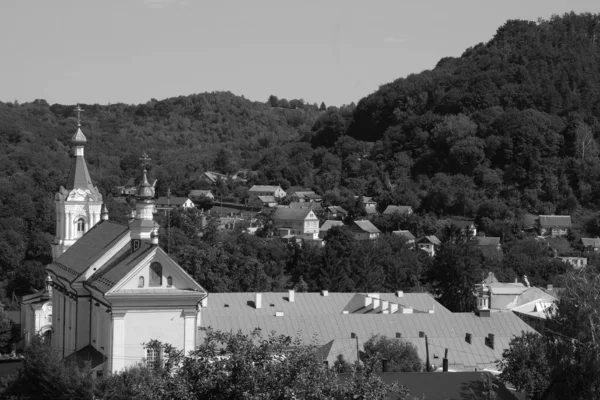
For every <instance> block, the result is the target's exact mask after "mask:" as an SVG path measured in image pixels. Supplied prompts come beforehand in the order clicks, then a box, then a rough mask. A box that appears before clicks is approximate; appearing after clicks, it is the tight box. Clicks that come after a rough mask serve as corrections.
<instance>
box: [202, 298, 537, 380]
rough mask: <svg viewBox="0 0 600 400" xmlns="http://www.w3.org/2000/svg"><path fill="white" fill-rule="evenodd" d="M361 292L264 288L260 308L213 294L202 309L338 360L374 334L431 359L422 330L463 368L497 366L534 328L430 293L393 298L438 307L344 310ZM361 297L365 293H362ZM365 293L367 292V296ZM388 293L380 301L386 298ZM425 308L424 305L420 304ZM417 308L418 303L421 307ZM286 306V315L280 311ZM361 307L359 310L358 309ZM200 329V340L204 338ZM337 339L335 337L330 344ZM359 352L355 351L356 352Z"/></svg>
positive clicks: (218, 322)
mask: <svg viewBox="0 0 600 400" xmlns="http://www.w3.org/2000/svg"><path fill="white" fill-rule="evenodd" d="M356 295H357V294H356V293H329V295H328V296H321V295H320V294H318V293H295V301H294V302H293V303H290V302H289V301H288V300H287V296H288V295H287V293H263V294H262V308H260V309H256V308H255V307H254V300H255V294H254V293H213V294H210V295H209V297H208V306H207V307H206V308H204V309H203V310H202V325H203V326H210V327H212V328H213V329H215V330H220V331H226V332H228V331H237V330H241V331H242V332H244V333H248V332H250V331H252V330H254V329H255V328H257V327H258V328H260V329H261V330H262V331H263V332H266V333H268V332H271V331H275V332H276V333H277V334H283V335H289V336H291V337H297V338H299V339H300V340H301V341H302V342H303V343H306V344H308V343H312V340H313V339H316V342H317V344H321V345H329V346H330V351H329V354H328V360H329V361H330V362H331V363H332V362H333V361H334V360H335V357H337V354H335V353H332V352H333V351H334V350H335V349H337V350H338V351H339V350H340V349H347V351H349V353H348V354H347V357H346V359H347V360H352V359H356V352H355V349H356V339H352V338H351V334H352V333H354V334H355V335H357V336H358V338H359V340H358V341H359V344H361V345H362V344H363V343H364V342H365V341H366V340H368V339H369V338H370V337H371V336H372V335H374V334H381V335H384V336H387V337H392V338H394V337H396V334H397V333H398V334H400V335H401V336H402V338H404V339H406V340H408V341H410V342H411V343H413V344H415V346H417V349H418V351H419V354H420V356H421V358H422V359H423V360H424V359H425V343H424V338H423V337H421V334H420V333H421V332H423V334H427V336H428V338H429V346H430V353H431V357H432V359H433V358H434V356H435V355H437V356H438V358H440V359H441V357H442V356H443V352H444V349H445V348H448V349H449V351H450V357H449V358H450V363H451V364H452V365H457V366H458V367H457V368H463V367H464V368H467V367H482V366H491V367H494V368H495V364H496V361H497V360H499V359H501V357H502V351H503V349H506V348H508V343H509V341H510V339H511V338H512V337H513V336H515V335H520V334H521V331H525V332H533V329H532V328H531V327H529V325H527V324H526V323H525V322H523V321H522V320H521V319H520V318H518V317H517V316H516V315H514V314H513V313H509V312H497V313H492V314H491V315H490V317H479V316H477V315H475V314H473V313H451V312H449V311H447V310H446V309H444V308H443V307H442V306H441V305H440V304H439V303H437V302H436V301H435V300H434V299H433V297H431V296H430V295H427V294H418V296H415V297H412V298H411V296H410V295H417V294H409V293H406V294H404V295H403V297H401V298H398V297H395V296H394V295H393V294H388V296H389V298H392V299H396V300H397V301H403V302H406V303H408V304H410V303H411V302H412V301H413V300H415V299H416V298H418V301H429V302H430V303H429V304H431V306H432V307H433V310H434V312H433V313H429V312H416V311H415V312H414V313H412V314H402V313H398V312H396V313H393V314H382V313H360V312H349V313H348V314H344V313H343V312H342V311H343V310H344V309H345V308H346V307H349V304H350V303H351V300H353V298H354V297H356ZM359 296H360V294H359ZM362 296H363V297H364V295H362ZM383 299H384V298H383V295H381V296H380V300H383ZM420 307H422V305H421V306H420ZM415 310H416V307H415ZM276 311H280V312H282V313H283V316H275V312H276ZM357 311H358V309H357ZM466 333H470V334H471V335H472V340H471V343H470V344H469V343H467V342H466V341H465V334H466ZM490 333H493V334H494V335H495V343H496V346H495V348H494V349H491V348H490V347H489V346H487V345H486V344H485V338H486V337H487V336H488V334H490ZM203 335H204V334H203V333H202V332H199V340H201V339H202V338H203ZM331 340H335V341H334V343H333V344H331V345H330V342H331ZM352 352H354V353H352Z"/></svg>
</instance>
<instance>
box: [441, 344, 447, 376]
mask: <svg viewBox="0 0 600 400" xmlns="http://www.w3.org/2000/svg"><path fill="white" fill-rule="evenodd" d="M442 372H448V349H446V351H445V353H444V359H443V360H442Z"/></svg>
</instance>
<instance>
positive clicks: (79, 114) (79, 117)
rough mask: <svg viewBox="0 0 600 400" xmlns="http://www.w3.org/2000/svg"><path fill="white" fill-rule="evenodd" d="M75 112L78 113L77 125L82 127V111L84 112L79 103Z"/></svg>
mask: <svg viewBox="0 0 600 400" xmlns="http://www.w3.org/2000/svg"><path fill="white" fill-rule="evenodd" d="M75 112H76V113H77V127H78V128H80V127H81V113H82V112H83V109H82V108H81V107H79V104H77V107H75Z"/></svg>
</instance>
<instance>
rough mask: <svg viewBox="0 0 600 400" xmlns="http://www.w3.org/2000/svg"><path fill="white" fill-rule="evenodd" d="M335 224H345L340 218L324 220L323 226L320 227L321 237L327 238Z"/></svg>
mask: <svg viewBox="0 0 600 400" xmlns="http://www.w3.org/2000/svg"><path fill="white" fill-rule="evenodd" d="M334 226H340V227H341V226H344V223H343V222H342V221H339V220H333V219H328V220H327V221H325V222H323V225H321V227H320V228H319V237H320V238H321V239H325V236H327V232H329V230H330V229H331V228H333V227H334Z"/></svg>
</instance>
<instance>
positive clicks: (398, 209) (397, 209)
mask: <svg viewBox="0 0 600 400" xmlns="http://www.w3.org/2000/svg"><path fill="white" fill-rule="evenodd" d="M412 213H413V209H412V207H411V206H393V205H389V206H387V207H386V208H385V210H383V215H393V214H400V215H404V214H406V215H410V214H412Z"/></svg>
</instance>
